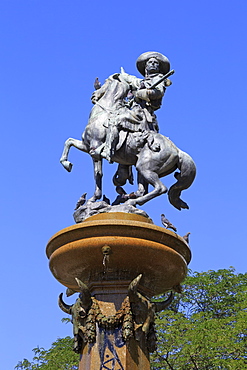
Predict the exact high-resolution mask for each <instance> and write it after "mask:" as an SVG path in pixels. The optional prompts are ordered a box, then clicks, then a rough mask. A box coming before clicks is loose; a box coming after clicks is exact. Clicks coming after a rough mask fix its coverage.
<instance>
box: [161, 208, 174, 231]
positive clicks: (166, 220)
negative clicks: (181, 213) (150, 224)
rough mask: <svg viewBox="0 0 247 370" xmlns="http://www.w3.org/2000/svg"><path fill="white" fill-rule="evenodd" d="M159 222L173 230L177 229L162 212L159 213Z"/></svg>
mask: <svg viewBox="0 0 247 370" xmlns="http://www.w3.org/2000/svg"><path fill="white" fill-rule="evenodd" d="M161 222H162V225H163V226H164V227H165V228H166V229H172V230H174V231H175V232H176V231H177V229H176V227H175V226H174V225H173V224H172V223H171V222H170V221H169V220H168V219H167V218H166V217H165V215H164V213H162V215H161Z"/></svg>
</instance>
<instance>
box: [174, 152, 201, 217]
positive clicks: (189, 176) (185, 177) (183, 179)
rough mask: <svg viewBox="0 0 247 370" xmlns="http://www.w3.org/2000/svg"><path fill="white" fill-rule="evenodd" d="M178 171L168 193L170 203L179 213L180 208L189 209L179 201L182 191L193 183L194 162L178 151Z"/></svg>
mask: <svg viewBox="0 0 247 370" xmlns="http://www.w3.org/2000/svg"><path fill="white" fill-rule="evenodd" d="M178 155H179V160H178V169H179V170H180V172H175V174H174V176H175V178H176V179H177V182H176V183H175V184H174V185H172V186H171V187H170V189H169V191H168V198H169V201H170V203H171V204H172V205H173V206H174V207H175V208H177V209H178V210H179V211H181V209H182V208H187V209H188V208H189V206H188V204H187V203H185V202H184V201H183V200H182V199H180V194H181V192H182V190H185V189H188V188H189V187H190V185H191V184H192V183H193V181H194V178H195V175H196V166H195V162H194V161H193V159H192V158H191V156H190V155H189V154H187V153H185V152H183V151H182V150H180V149H179V153H178Z"/></svg>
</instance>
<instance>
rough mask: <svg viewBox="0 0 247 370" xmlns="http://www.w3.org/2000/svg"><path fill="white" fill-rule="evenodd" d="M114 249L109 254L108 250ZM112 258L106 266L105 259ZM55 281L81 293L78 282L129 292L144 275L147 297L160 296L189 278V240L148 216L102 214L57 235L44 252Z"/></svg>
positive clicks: (94, 286) (106, 261)
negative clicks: (123, 289)
mask: <svg viewBox="0 0 247 370" xmlns="http://www.w3.org/2000/svg"><path fill="white" fill-rule="evenodd" d="M109 247H110V248H109ZM102 250H103V251H105V253H108V252H109V253H108V257H107V259H105V260H104V264H103V259H104V254H103V251H102ZM46 253H47V257H48V258H49V260H50V263H49V266H50V270H51V272H52V274H53V275H54V277H55V278H56V279H57V280H58V281H59V282H60V283H61V284H63V285H64V286H66V287H68V288H71V289H73V290H75V291H79V288H78V286H77V284H76V281H75V278H76V277H77V278H79V279H80V280H82V281H83V282H84V283H85V284H87V285H88V286H89V288H90V289H91V290H92V291H94V290H95V289H96V288H97V287H102V286H117V285H121V284H122V285H123V284H126V287H127V286H128V284H129V283H130V281H131V280H133V279H134V278H135V277H137V276H138V275H139V274H143V277H142V279H141V285H140V289H139V288H138V289H139V290H142V291H143V292H144V293H145V294H146V295H147V296H149V297H152V296H153V295H157V294H162V293H164V292H166V291H168V290H170V289H172V288H173V287H174V286H176V285H178V284H180V283H181V282H182V281H183V280H184V278H185V277H186V274H187V265H188V263H189V262H190V260H191V252H190V248H189V246H188V244H187V243H186V242H185V240H184V239H183V238H182V237H181V236H179V235H177V234H176V233H174V232H173V231H170V230H167V229H165V228H163V227H159V226H156V225H154V224H153V222H152V221H151V220H150V219H149V218H146V217H144V216H140V215H136V214H128V213H122V212H117V213H102V214H98V215H95V216H92V217H90V218H88V219H86V220H85V221H83V222H81V223H79V224H76V225H73V226H70V227H67V228H65V229H63V230H61V231H59V232H58V233H56V234H55V235H54V236H53V237H52V238H51V239H50V240H49V242H48V244H47V248H46Z"/></svg>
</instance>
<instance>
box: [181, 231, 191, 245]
mask: <svg viewBox="0 0 247 370" xmlns="http://www.w3.org/2000/svg"><path fill="white" fill-rule="evenodd" d="M189 235H190V233H187V234H185V235H184V236H183V238H184V240H185V241H186V243H187V244H189Z"/></svg>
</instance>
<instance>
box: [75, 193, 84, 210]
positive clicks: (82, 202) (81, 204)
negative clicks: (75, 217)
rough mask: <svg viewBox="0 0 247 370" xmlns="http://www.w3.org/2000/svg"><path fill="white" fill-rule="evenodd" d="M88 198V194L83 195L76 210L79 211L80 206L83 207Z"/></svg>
mask: <svg viewBox="0 0 247 370" xmlns="http://www.w3.org/2000/svg"><path fill="white" fill-rule="evenodd" d="M86 196H87V193H84V194H82V196H81V197H80V198H79V200H78V202H77V203H76V206H75V210H77V209H78V208H79V207H80V206H83V204H84V203H85V202H86Z"/></svg>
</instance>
